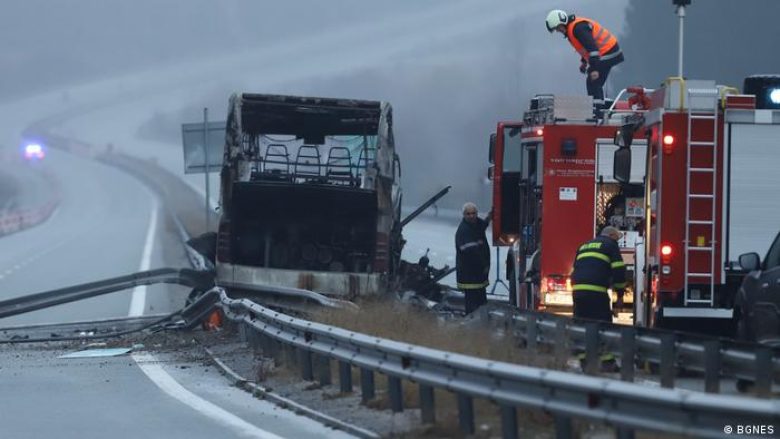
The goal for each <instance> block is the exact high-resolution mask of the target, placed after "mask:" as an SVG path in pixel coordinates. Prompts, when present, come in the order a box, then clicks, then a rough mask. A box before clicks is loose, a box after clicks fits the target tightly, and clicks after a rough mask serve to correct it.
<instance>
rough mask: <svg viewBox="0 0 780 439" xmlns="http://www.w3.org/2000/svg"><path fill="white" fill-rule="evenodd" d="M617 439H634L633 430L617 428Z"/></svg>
mask: <svg viewBox="0 0 780 439" xmlns="http://www.w3.org/2000/svg"><path fill="white" fill-rule="evenodd" d="M616 432H617V439H634V430H632V429H630V428H627V427H618V428H617V431H616Z"/></svg>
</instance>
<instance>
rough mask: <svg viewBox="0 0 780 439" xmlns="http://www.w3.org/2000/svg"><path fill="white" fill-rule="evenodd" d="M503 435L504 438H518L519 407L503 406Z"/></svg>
mask: <svg viewBox="0 0 780 439" xmlns="http://www.w3.org/2000/svg"><path fill="white" fill-rule="evenodd" d="M501 437H502V438H503V439H517V409H516V408H514V407H510V406H506V405H502V406H501Z"/></svg>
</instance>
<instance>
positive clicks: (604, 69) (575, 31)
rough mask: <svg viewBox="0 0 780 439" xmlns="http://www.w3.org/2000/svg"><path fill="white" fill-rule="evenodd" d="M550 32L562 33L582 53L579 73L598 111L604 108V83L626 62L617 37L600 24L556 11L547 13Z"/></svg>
mask: <svg viewBox="0 0 780 439" xmlns="http://www.w3.org/2000/svg"><path fill="white" fill-rule="evenodd" d="M546 21H547V30H548V31H550V33H552V32H553V31H558V32H560V33H562V34H563V35H564V36H565V37H566V39H567V40H569V43H571V45H572V46H573V47H574V50H576V51H577V53H579V54H580V72H582V73H585V74H587V75H588V76H587V78H586V80H585V87H586V88H587V90H588V95H590V96H593V103H594V104H595V105H596V108H597V109H598V110H601V109H603V108H604V84H605V83H606V82H607V76H609V71H610V69H612V67H614V66H616V65H618V64H620V63H621V62H623V60H624V58H623V52H621V51H620V46H619V45H618V41H617V38H615V36H614V35H613V34H612V33H611V32H610V31H608V30H607V28H605V27H603V26H602V25H600V24H599V23H598V22H597V21H595V20H591V19H590V18H585V17H576V16H574V15H573V14H572V15H569V14H568V13H567V12H566V11H562V10H560V9H554V10H552V11H550V13H549V14H547V20H546Z"/></svg>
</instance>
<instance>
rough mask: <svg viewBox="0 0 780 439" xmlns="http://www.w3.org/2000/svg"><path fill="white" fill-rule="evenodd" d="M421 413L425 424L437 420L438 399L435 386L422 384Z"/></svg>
mask: <svg viewBox="0 0 780 439" xmlns="http://www.w3.org/2000/svg"><path fill="white" fill-rule="evenodd" d="M420 414H421V417H422V422H423V424H433V423H435V422H436V400H435V398H434V393H433V387H431V386H426V385H425V384H420Z"/></svg>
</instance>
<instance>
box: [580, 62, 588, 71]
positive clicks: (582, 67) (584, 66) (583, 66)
mask: <svg viewBox="0 0 780 439" xmlns="http://www.w3.org/2000/svg"><path fill="white" fill-rule="evenodd" d="M580 73H582V74H583V75H584V74H586V73H588V62H587V61H585V58H582V59H580Z"/></svg>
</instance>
